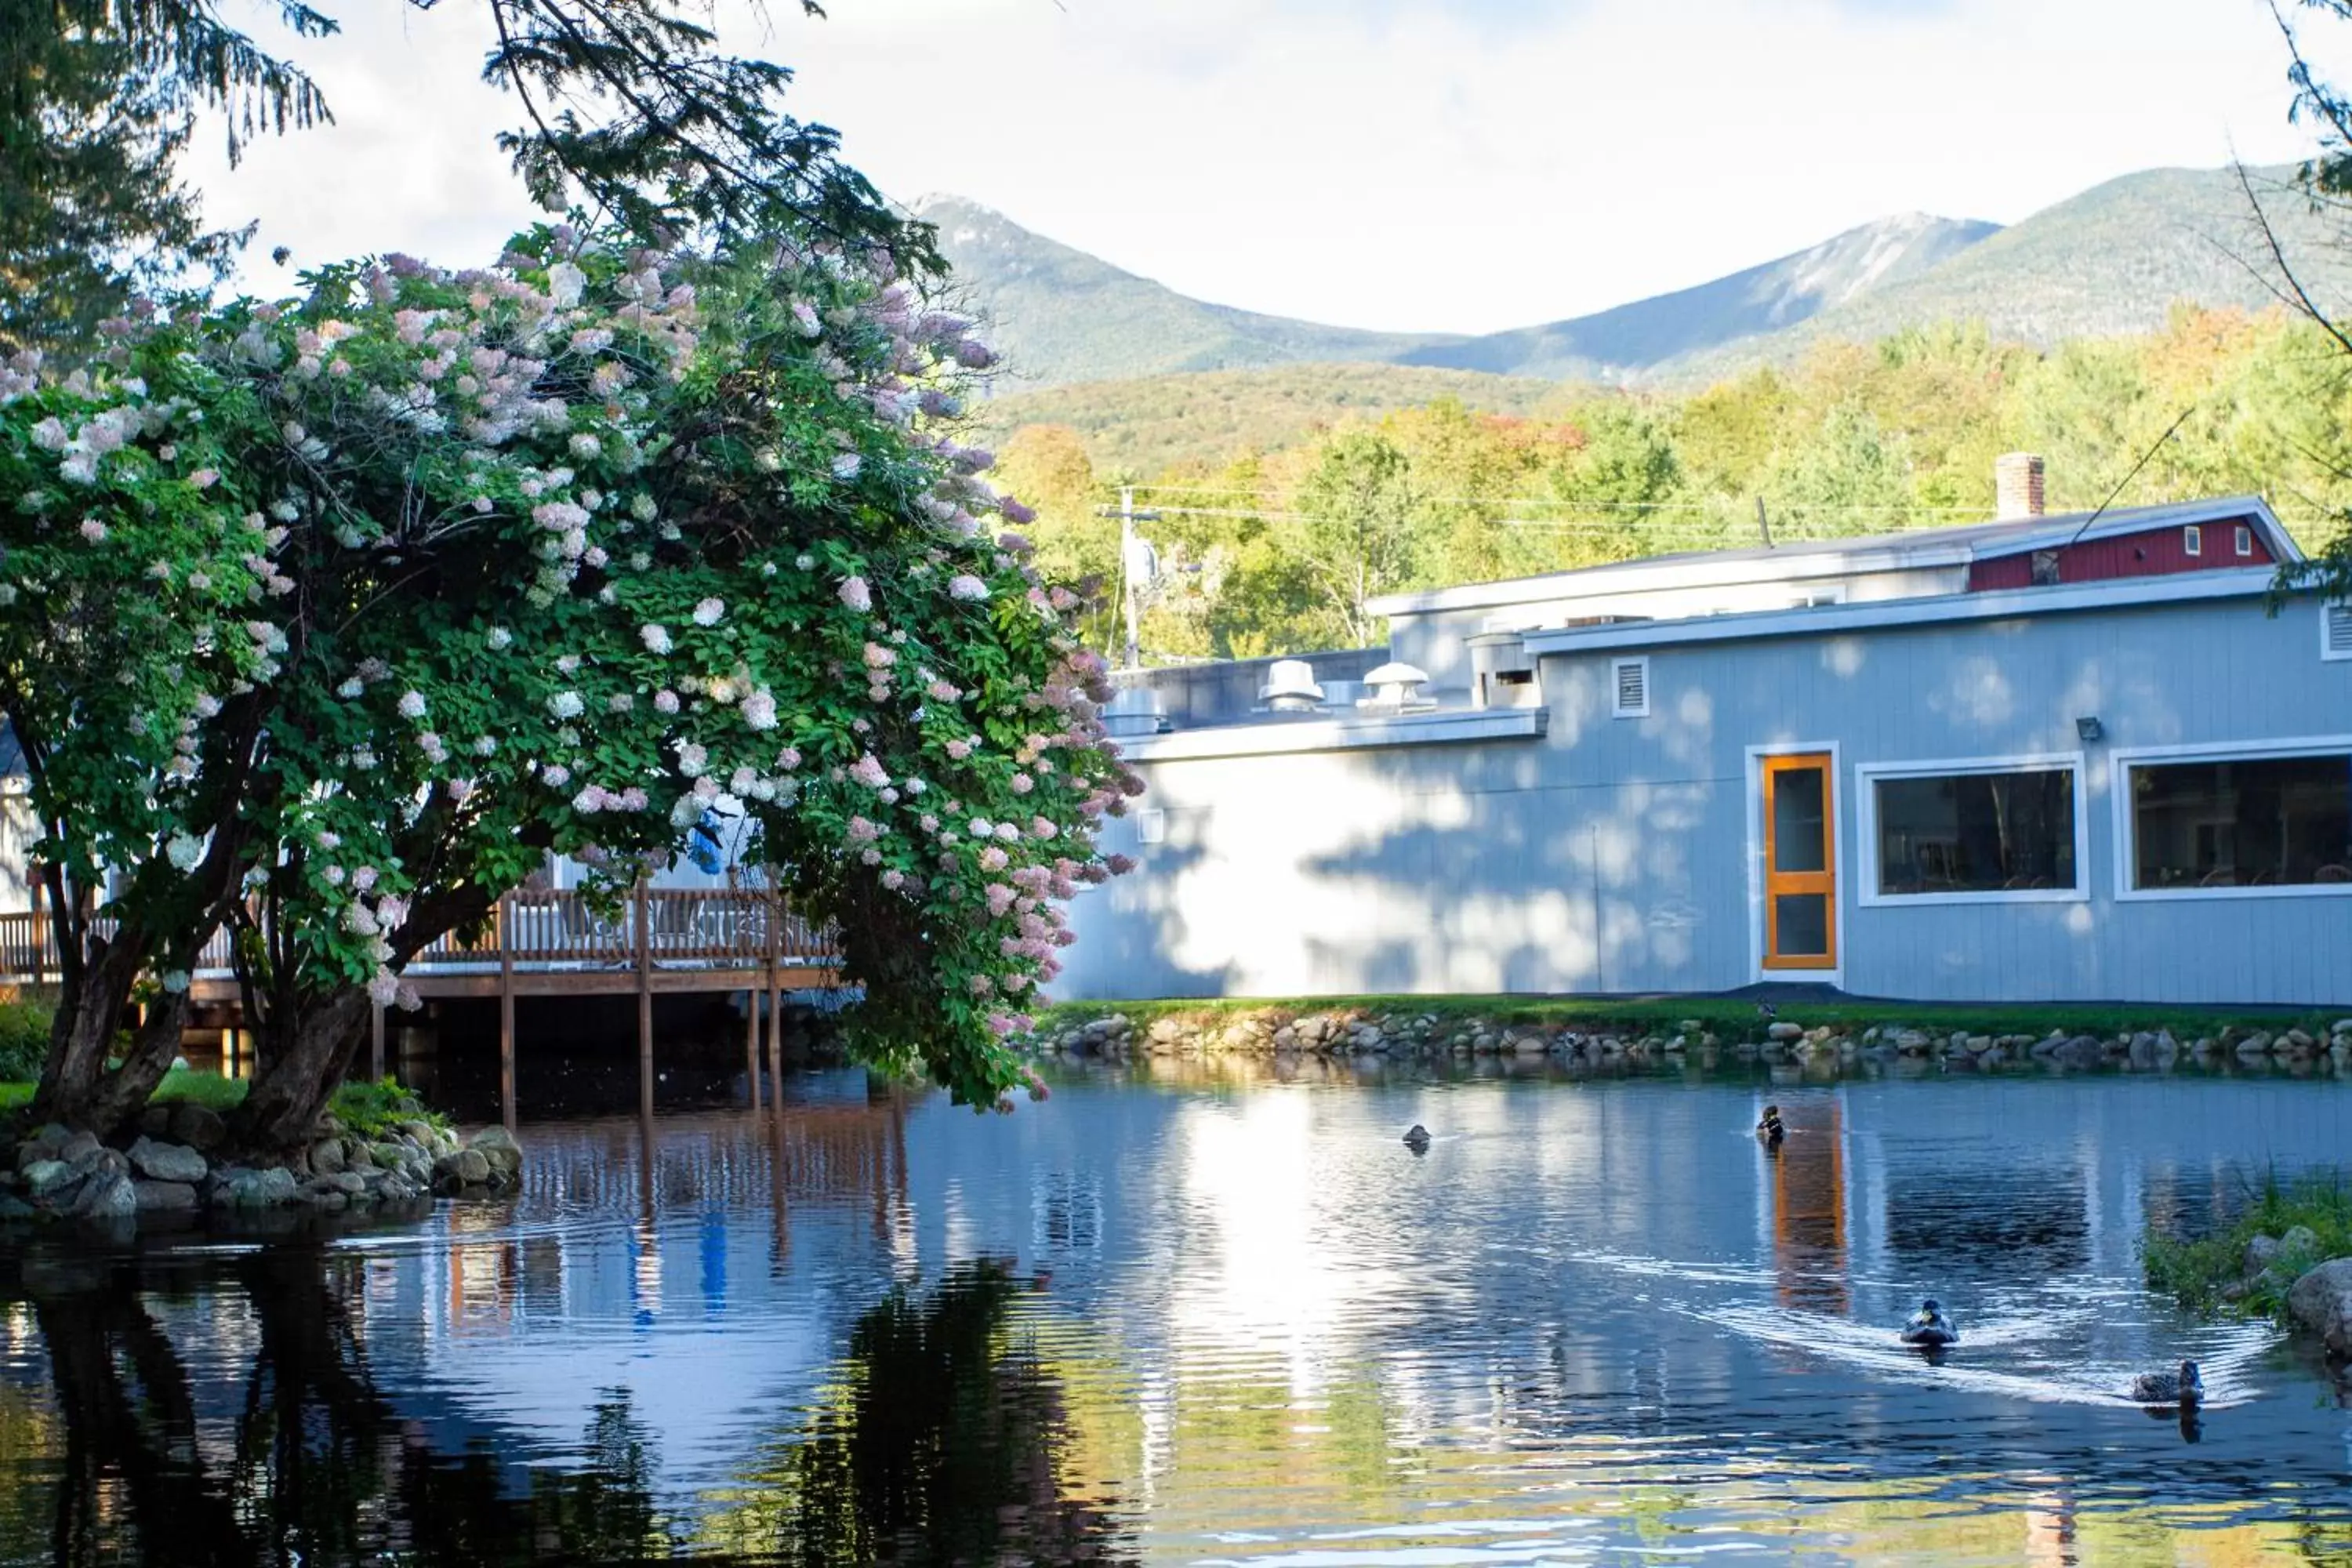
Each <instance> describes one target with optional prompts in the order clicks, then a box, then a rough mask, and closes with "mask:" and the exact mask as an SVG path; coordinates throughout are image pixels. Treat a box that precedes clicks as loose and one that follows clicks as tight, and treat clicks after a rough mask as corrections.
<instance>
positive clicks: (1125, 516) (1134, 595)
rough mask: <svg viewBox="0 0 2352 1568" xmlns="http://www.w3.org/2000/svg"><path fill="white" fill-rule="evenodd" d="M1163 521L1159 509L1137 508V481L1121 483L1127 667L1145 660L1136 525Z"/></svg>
mask: <svg viewBox="0 0 2352 1568" xmlns="http://www.w3.org/2000/svg"><path fill="white" fill-rule="evenodd" d="M1158 521H1160V514H1159V513H1158V512H1156V511H1138V510H1135V487H1134V486H1133V485H1121V486H1119V487H1118V580H1119V585H1120V588H1121V593H1120V597H1121V598H1122V599H1123V600H1124V601H1125V605H1124V607H1125V609H1126V612H1127V664H1126V666H1125V668H1129V669H1137V668H1141V666H1142V663H1143V650H1142V646H1141V644H1140V642H1139V640H1138V638H1137V636H1136V620H1137V616H1138V615H1139V592H1138V584H1137V583H1136V581H1135V575H1136V574H1135V562H1136V556H1137V554H1138V551H1137V548H1136V547H1137V545H1138V544H1139V540H1137V538H1136V537H1135V525H1136V524H1137V523H1139V522H1158Z"/></svg>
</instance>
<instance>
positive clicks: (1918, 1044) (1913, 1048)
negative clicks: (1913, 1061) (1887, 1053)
mask: <svg viewBox="0 0 2352 1568" xmlns="http://www.w3.org/2000/svg"><path fill="white" fill-rule="evenodd" d="M1895 1049H1896V1050H1898V1051H1900V1052H1902V1053H1903V1054H1904V1055H1905V1056H1906V1057H1916V1056H1925V1055H1926V1054H1927V1036H1925V1035H1923V1034H1921V1033H1920V1032H1919V1031H1918V1030H1916V1029H1900V1030H1897V1031H1896V1032H1895Z"/></svg>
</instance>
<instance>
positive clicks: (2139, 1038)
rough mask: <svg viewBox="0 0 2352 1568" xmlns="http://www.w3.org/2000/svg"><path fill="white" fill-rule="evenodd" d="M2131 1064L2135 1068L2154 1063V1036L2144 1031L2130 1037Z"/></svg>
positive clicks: (2146, 1066)
mask: <svg viewBox="0 0 2352 1568" xmlns="http://www.w3.org/2000/svg"><path fill="white" fill-rule="evenodd" d="M2131 1064H2132V1066H2134V1067H2136V1068H2152V1067H2154V1066H2155V1065H2156V1037H2155V1036H2154V1035H2151V1034H2147V1033H2146V1032H2142V1033H2140V1034H2137V1035H2134V1036H2133V1037H2131Z"/></svg>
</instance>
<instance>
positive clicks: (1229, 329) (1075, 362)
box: [912, 195, 1455, 390]
mask: <svg viewBox="0 0 2352 1568" xmlns="http://www.w3.org/2000/svg"><path fill="white" fill-rule="evenodd" d="M912 211H913V212H914V214H915V215H916V216H918V217H920V218H923V219H925V220H927V221H928V222H930V223H932V224H935V225H937V226H938V227H939V232H940V250H941V252H942V253H944V254H945V255H946V257H947V258H948V260H949V261H950V264H952V266H953V267H954V268H955V278H956V280H957V282H958V283H959V284H960V285H961V288H962V289H963V291H964V293H965V295H966V298H967V300H968V303H969V304H970V305H971V307H972V308H974V309H976V310H979V311H980V312H981V313H982V314H983V315H985V316H986V317H987V318H988V321H989V324H990V331H991V339H990V341H991V342H992V343H993V344H994V346H995V347H996V348H997V349H998V350H999V351H1000V352H1002V353H1003V354H1004V355H1005V357H1006V360H1007V362H1008V363H1009V364H1010V366H1011V367H1012V374H1013V382H1014V384H1015V385H1016V387H1017V386H1021V385H1028V386H1049V385H1058V384H1063V383H1067V382H1078V381H1110V380H1122V379H1125V378H1128V377H1131V376H1145V375H1162V374H1171V373H1174V372H1179V371H1202V370H1245V369H1251V368H1254V367H1256V366H1260V365H1275V364H1298V363H1389V362H1392V361H1395V360H1397V359H1400V358H1402V357H1403V356H1404V355H1405V354H1407V353H1412V352H1414V351H1416V350H1423V349H1428V348H1432V347H1435V346H1438V345H1441V344H1443V343H1445V342H1453V341H1455V340H1452V339H1446V338H1438V337H1428V336H1415V335H1412V334H1409V333H1401V332H1368V331H1357V330H1355V329H1353V328H1350V327H1325V326H1318V325H1316V324H1315V323H1314V322H1311V321H1291V320H1288V319H1287V318H1285V317H1281V316H1261V315H1258V314H1255V312H1252V311H1249V310H1233V309H1230V308H1229V307H1227V306H1223V305H1211V304H1207V303H1204V302H1203V301H1202V300H1194V299H1190V298H1188V297H1186V296H1185V295H1182V294H1179V293H1177V292H1176V291H1175V290H1174V289H1170V288H1168V287H1166V286H1164V285H1162V284H1159V283H1154V282H1153V281H1151V280H1150V279H1148V278H1139V277H1137V276H1136V275H1135V274H1134V273H1132V272H1122V271H1121V270H1119V269H1118V268H1116V267H1113V266H1112V265H1111V264H1110V263H1108V262H1107V261H1103V260H1100V259H1098V258H1095V257H1092V256H1089V255H1087V253H1086V252H1085V251H1083V250H1075V249H1072V248H1071V247H1068V246H1066V245H1061V244H1057V243H1056V242H1055V241H1053V240H1050V239H1047V238H1045V237H1044V236H1042V235H1037V234H1032V233H1031V232H1030V231H1029V230H1027V229H1025V228H1023V227H1022V226H1020V225H1019V224H1017V223H1014V222H1013V220H1012V219H1010V218H1008V217H1006V216H1004V215H1003V214H1002V213H999V212H995V211H992V209H990V208H988V207H984V206H982V205H980V204H979V203H977V202H969V201H965V200H964V199H963V198H961V196H948V195H934V196H925V197H923V198H922V199H921V200H920V201H918V202H915V203H914V204H912ZM1008 390H1010V389H1008Z"/></svg>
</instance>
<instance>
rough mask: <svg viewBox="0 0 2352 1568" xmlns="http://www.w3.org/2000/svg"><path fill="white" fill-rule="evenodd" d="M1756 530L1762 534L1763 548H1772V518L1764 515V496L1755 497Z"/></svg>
mask: <svg viewBox="0 0 2352 1568" xmlns="http://www.w3.org/2000/svg"><path fill="white" fill-rule="evenodd" d="M1756 531H1757V532H1759V533H1760V534H1762V535H1763V536H1764V548H1765V549H1767V550H1769V549H1771V548H1772V520H1771V519H1770V518H1769V517H1766V516H1765V515H1764V498H1763V497H1762V496H1760V495H1759V496H1758V497H1757V498H1756Z"/></svg>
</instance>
